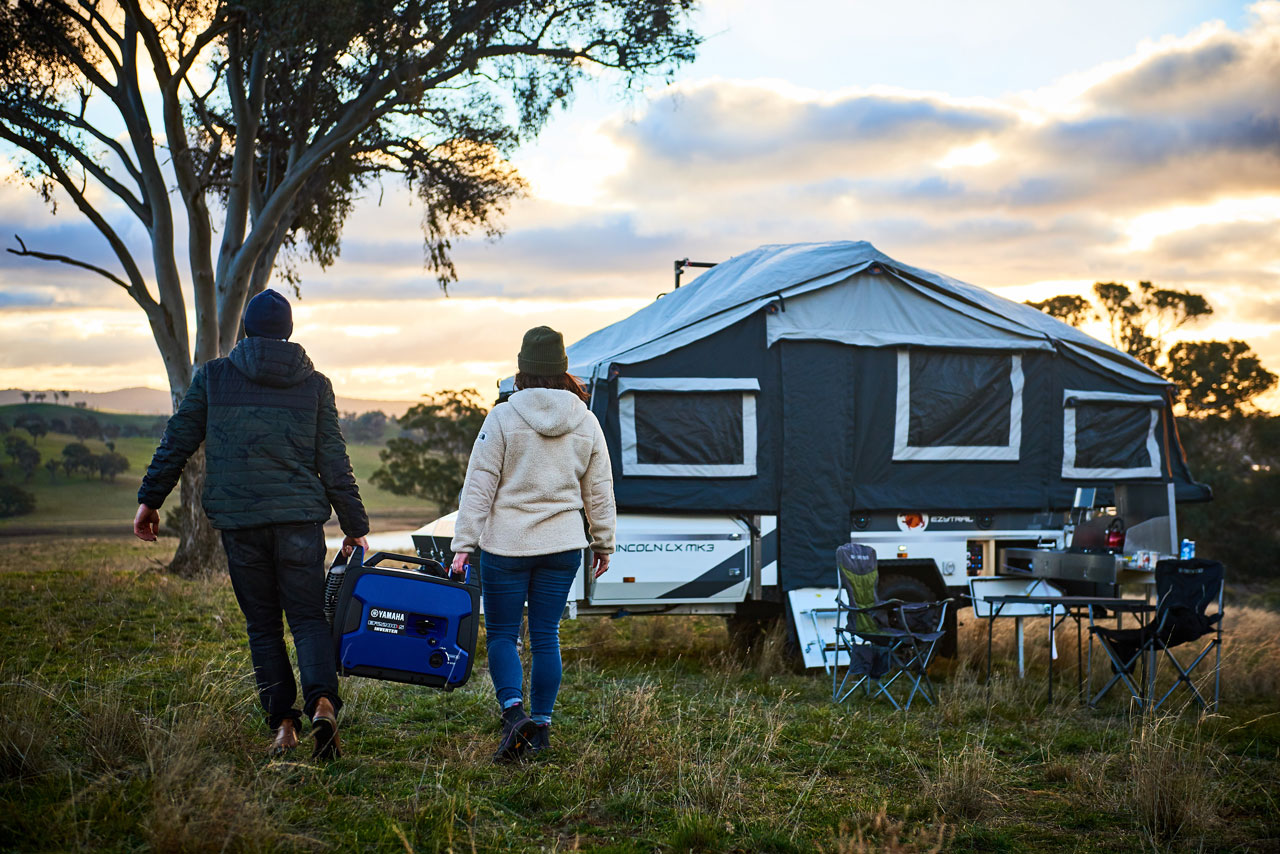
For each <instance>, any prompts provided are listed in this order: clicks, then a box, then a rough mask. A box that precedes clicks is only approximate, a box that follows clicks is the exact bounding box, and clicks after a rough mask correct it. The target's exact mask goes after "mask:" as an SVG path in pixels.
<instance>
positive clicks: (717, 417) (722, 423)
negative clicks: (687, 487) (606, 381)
mask: <svg viewBox="0 0 1280 854" xmlns="http://www.w3.org/2000/svg"><path fill="white" fill-rule="evenodd" d="M632 394H634V395H635V426H636V461H637V462H639V463H642V464H654V463H656V464H673V465H735V464H737V465H740V464H742V463H743V462H744V457H745V450H744V447H743V429H742V395H743V393H742V392H741V391H702V392H665V391H636V392H632Z"/></svg>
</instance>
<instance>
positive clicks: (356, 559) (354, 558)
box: [329, 546, 364, 570]
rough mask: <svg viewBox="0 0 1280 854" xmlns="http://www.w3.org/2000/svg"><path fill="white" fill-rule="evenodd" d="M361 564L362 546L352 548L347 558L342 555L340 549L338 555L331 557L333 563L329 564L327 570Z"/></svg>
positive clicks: (362, 561) (362, 560)
mask: <svg viewBox="0 0 1280 854" xmlns="http://www.w3.org/2000/svg"><path fill="white" fill-rule="evenodd" d="M362 563H364V547H363V546H352V547H351V554H350V555H349V556H348V555H344V554H343V553H342V549H341V548H339V549H338V553H337V554H336V555H334V556H333V563H332V564H330V566H329V569H331V570H332V569H334V568H335V567H339V566H360V564H362Z"/></svg>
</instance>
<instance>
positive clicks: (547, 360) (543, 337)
mask: <svg viewBox="0 0 1280 854" xmlns="http://www.w3.org/2000/svg"><path fill="white" fill-rule="evenodd" d="M516 364H517V365H518V366H519V367H520V370H521V372H522V373H526V374H533V375H534V376H536V377H553V376H557V375H558V374H563V373H564V372H565V371H567V370H569V357H568V356H566V355H565V352H564V336H563V335H561V334H560V333H559V332H556V331H555V330H554V329H552V328H551V327H550V326H535V327H534V328H533V329H530V330H529V331H528V332H526V333H525V334H524V342H523V343H522V344H521V345H520V356H519V358H518V359H517V361H516Z"/></svg>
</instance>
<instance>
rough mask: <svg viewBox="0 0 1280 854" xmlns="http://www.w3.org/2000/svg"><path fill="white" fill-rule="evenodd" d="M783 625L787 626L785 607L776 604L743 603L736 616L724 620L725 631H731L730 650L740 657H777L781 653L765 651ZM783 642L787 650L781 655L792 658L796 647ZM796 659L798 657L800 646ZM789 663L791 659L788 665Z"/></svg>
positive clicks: (785, 641) (734, 614)
mask: <svg viewBox="0 0 1280 854" xmlns="http://www.w3.org/2000/svg"><path fill="white" fill-rule="evenodd" d="M780 625H782V626H784V627H785V625H786V620H785V617H784V615H783V612H782V608H781V607H780V606H779V605H778V604H777V603H776V602H742V603H740V604H739V605H738V607H737V610H736V611H735V612H734V613H733V614H731V615H729V616H726V617H725V628H727V629H728V630H729V649H730V650H731V651H732V652H733V653H734V654H735V655H737V656H738V657H739V658H747V657H750V656H759V655H761V654H766V655H767V654H773V655H776V654H778V652H779V651H778V650H773V651H769V650H766V649H765V648H766V647H767V646H768V645H769V644H768V643H767V641H769V640H770V639H771V637H772V636H773V635H774V634H775V633H776V632H777V631H778V630H779V626H780ZM783 643H784V646H785V650H784V651H782V655H783V657H784V658H787V659H789V658H790V652H791V651H792V650H791V649H790V647H791V646H794V644H792V643H789V641H787V640H784V641H783ZM796 658H797V659H798V658H799V652H798V647H797V649H796ZM790 663H791V662H790V661H789V660H788V662H787V664H788V665H789V664H790Z"/></svg>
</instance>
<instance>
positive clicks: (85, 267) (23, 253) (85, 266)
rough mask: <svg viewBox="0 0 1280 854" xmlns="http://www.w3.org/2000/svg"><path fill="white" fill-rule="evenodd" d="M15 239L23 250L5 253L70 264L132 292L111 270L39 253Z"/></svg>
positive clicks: (19, 238)
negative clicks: (103, 277)
mask: <svg viewBox="0 0 1280 854" xmlns="http://www.w3.org/2000/svg"><path fill="white" fill-rule="evenodd" d="M13 239H14V240H16V241H18V246H19V247H21V248H20V249H6V250H5V251H6V252H8V253H9V254H10V255H17V256H18V257H20V258H39V259H40V260H41V261H57V262H58V263H60V264H69V265H71V266H72V267H79V268H81V269H82V270H91V271H93V272H94V273H97V274H98V275H99V276H105V277H106V278H108V279H110V280H111V281H113V282H115V283H116V284H117V285H119V286H120V287H122V288H124V289H125V291H130V289H129V283H128V282H126V281H125V280H124V279H122V278H120V277H119V276H117V275H116V274H115V273H112V272H111V271H110V270H104V269H102V268H101V267H98V266H96V265H94V264H90V263H88V262H87V261H79V260H77V259H75V258H71V257H68V256H66V255H55V254H53V253H50V252H37V251H35V250H33V249H28V248H27V244H26V243H23V242H22V238H21V237H19V236H18V235H16V234H15V235H14V236H13ZM130 293H131V292H130Z"/></svg>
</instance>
